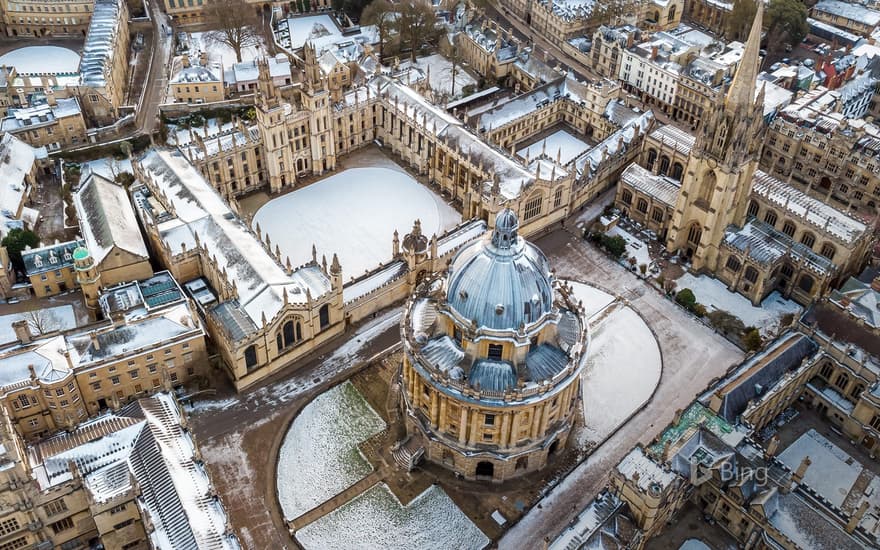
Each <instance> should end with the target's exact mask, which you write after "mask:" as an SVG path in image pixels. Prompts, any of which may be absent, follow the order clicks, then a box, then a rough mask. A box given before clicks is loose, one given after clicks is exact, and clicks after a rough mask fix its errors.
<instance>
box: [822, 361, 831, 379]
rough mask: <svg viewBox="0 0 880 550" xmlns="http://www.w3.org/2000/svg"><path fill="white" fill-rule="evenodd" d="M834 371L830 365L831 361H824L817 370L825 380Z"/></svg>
mask: <svg viewBox="0 0 880 550" xmlns="http://www.w3.org/2000/svg"><path fill="white" fill-rule="evenodd" d="M833 373H834V368H833V367H832V366H831V363H825V364H824V365H822V368H821V369H820V370H819V374H820V375H821V376H822V378H824V379H825V380H831V375H832V374H833Z"/></svg>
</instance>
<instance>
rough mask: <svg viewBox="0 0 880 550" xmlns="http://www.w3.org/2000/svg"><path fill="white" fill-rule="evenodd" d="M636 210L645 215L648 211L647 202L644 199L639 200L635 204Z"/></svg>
mask: <svg viewBox="0 0 880 550" xmlns="http://www.w3.org/2000/svg"><path fill="white" fill-rule="evenodd" d="M636 210H638V211H639V212H642V213H645V212H647V211H648V201H646V200H645V199H639V201H638V203H636Z"/></svg>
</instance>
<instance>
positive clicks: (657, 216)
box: [651, 208, 663, 223]
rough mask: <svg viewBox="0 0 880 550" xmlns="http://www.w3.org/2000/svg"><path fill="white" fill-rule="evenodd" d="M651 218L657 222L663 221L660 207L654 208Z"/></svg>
mask: <svg viewBox="0 0 880 550" xmlns="http://www.w3.org/2000/svg"><path fill="white" fill-rule="evenodd" d="M651 219H652V220H654V221H655V222H657V223H662V222H663V209H662V208H655V209H654V211H653V212H652V213H651Z"/></svg>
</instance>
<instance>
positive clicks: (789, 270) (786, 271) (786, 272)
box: [779, 264, 794, 279]
mask: <svg viewBox="0 0 880 550" xmlns="http://www.w3.org/2000/svg"><path fill="white" fill-rule="evenodd" d="M779 271H780V273H782V276H783V277H785V278H786V279H790V278H791V276H792V275H794V268H793V267H791V264H783V265H782V269H780V270H779Z"/></svg>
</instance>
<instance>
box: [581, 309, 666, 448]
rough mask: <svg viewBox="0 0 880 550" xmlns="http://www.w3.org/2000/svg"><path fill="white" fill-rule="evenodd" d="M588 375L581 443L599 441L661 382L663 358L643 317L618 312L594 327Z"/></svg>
mask: <svg viewBox="0 0 880 550" xmlns="http://www.w3.org/2000/svg"><path fill="white" fill-rule="evenodd" d="M591 337H592V340H591V342H590V358H589V360H588V363H587V368H586V370H585V371H584V375H583V381H582V384H581V388H582V391H583V407H584V421H585V423H586V428H585V430H584V433H583V438H581V439H582V441H583V439H586V440H589V441H594V442H596V441H601V440H603V439H605V438H606V437H608V436H609V435H610V434H611V432H613V431H614V430H615V429H616V428H617V427H618V426H620V425H621V424H622V423H623V422H624V421H625V420H626V419H627V418H628V417H629V416H630V415H631V414H632V413H634V412H635V411H636V410H638V409H639V407H641V406H642V405H643V404H644V403H645V402H646V401H648V399H650V398H651V395H652V394H653V393H654V389H655V388H656V387H657V384H659V383H660V373H661V370H662V358H661V356H660V347H659V345H658V344H657V340H656V339H655V338H654V334H653V333H652V332H651V330H650V329H649V328H648V325H646V324H645V321H643V320H642V318H641V317H639V315H638V314H637V313H636V312H635V311H633V310H632V309H630V308H628V307H619V308H617V309H615V310H614V311H613V312H611V314H610V315H609V316H608V317H607V318H606V319H604V320H603V321H602V322H601V323H600V324H599V326H598V327H594V329H593V333H592V335H591Z"/></svg>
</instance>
